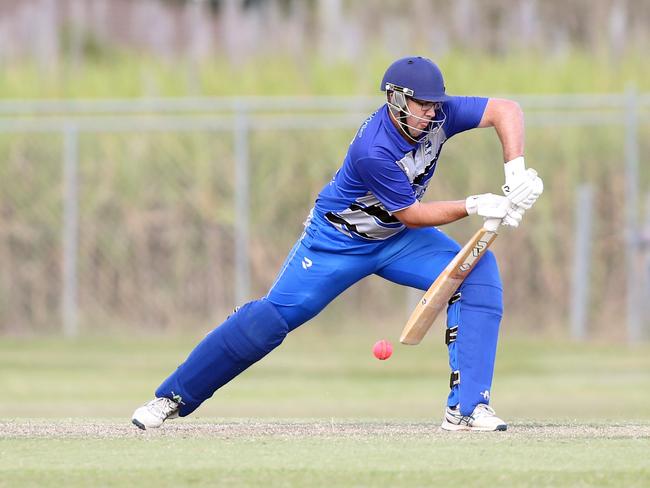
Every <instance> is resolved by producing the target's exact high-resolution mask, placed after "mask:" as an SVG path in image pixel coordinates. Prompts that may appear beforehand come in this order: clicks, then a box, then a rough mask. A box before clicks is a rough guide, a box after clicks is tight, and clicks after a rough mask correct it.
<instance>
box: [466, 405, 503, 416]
mask: <svg viewBox="0 0 650 488" xmlns="http://www.w3.org/2000/svg"><path fill="white" fill-rule="evenodd" d="M496 415H497V414H496V412H495V411H494V409H493V408H492V407H490V406H489V405H486V404H485V403H479V404H478V405H476V408H475V409H474V412H472V416H473V417H474V418H477V417H496Z"/></svg>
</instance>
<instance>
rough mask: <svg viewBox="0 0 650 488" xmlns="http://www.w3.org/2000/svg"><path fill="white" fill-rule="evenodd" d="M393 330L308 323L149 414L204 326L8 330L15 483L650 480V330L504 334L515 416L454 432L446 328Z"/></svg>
mask: <svg viewBox="0 0 650 488" xmlns="http://www.w3.org/2000/svg"><path fill="white" fill-rule="evenodd" d="M379 336H380V334H378V333H374V332H368V331H367V332H362V333H358V334H357V335H349V334H342V333H341V332H340V328H337V329H335V330H330V331H326V330H324V329H323V328H319V329H314V328H309V327H306V328H304V329H303V330H299V331H296V332H295V333H293V334H292V336H290V337H289V338H288V339H287V341H286V342H285V344H283V346H282V347H281V348H280V349H279V350H278V351H276V352H274V353H273V354H272V355H271V356H270V357H268V358H267V359H265V360H264V362H263V363H261V364H258V365H256V366H255V367H253V368H251V370H249V371H248V372H246V373H244V374H243V375H242V376H241V377H240V378H238V379H237V380H236V381H234V382H233V383H231V384H229V385H227V386H226V387H225V388H223V389H222V390H220V391H219V393H218V394H217V395H215V398H213V399H212V400H210V401H208V402H206V403H205V405H204V406H203V407H201V409H199V410H198V411H197V412H196V415H194V416H192V418H188V419H181V420H175V421H171V422H169V423H168V424H167V425H166V426H165V427H164V428H163V429H161V430H160V431H151V432H149V431H148V432H141V431H139V430H137V429H135V428H134V427H132V426H131V425H130V424H129V423H128V419H129V416H130V414H131V412H132V410H133V408H134V407H136V406H137V405H139V404H140V403H142V402H144V401H145V400H147V399H148V397H150V396H151V391H152V389H153V388H154V387H155V386H157V384H158V382H159V381H160V380H161V379H162V378H163V377H164V376H165V375H166V374H168V373H169V372H170V371H171V370H172V369H173V367H175V365H176V364H177V363H178V362H180V361H182V359H183V358H184V357H185V355H186V354H187V352H188V351H189V350H190V348H191V347H192V345H193V344H194V341H195V340H196V339H197V337H191V338H184V339H160V338H159V339H150V338H149V339H147V338H135V339H133V338H131V339H128V340H127V339H101V340H100V339H83V340H79V341H72V342H66V341H62V340H58V339H32V340H27V339H13V338H12V339H7V338H3V339H2V340H1V341H0V390H1V391H2V392H3V398H4V401H3V402H0V487H4V486H12V487H13V486H55V485H56V486H88V485H91V484H94V485H97V486H118V485H119V486H133V485H136V484H137V485H141V486H148V485H153V484H154V483H155V484H156V486H172V485H174V486H260V485H262V484H264V485H267V486H370V485H373V486H408V487H411V486H432V485H434V484H436V485H437V484H438V483H448V484H454V485H456V486H648V485H650V461H649V458H648V455H647V453H648V452H650V409H648V405H650V354H649V353H650V347H648V346H643V347H635V348H629V347H627V346H623V345H576V344H569V343H559V342H541V341H520V340H513V339H510V340H508V339H507V338H506V339H505V340H503V341H502V343H501V345H500V352H499V356H498V360H497V368H496V375H495V382H494V387H493V391H492V394H493V402H492V404H493V406H494V407H495V408H496V410H497V412H498V413H499V415H501V416H502V417H504V418H506V419H507V420H509V421H510V428H509V430H508V432H505V433H489V434H466V433H464V434H463V433H461V434H458V433H456V434H451V433H445V432H441V431H439V430H438V422H439V420H440V416H441V413H442V407H443V405H444V398H445V395H446V393H447V391H448V387H447V381H448V368H447V365H446V353H445V348H444V344H442V343H441V341H439V340H437V339H439V337H436V334H435V333H434V334H433V335H432V336H430V337H427V338H426V339H425V342H424V343H423V344H422V345H421V346H418V347H407V346H401V345H399V344H395V352H394V355H393V357H392V358H391V359H390V360H388V361H383V362H380V361H377V360H376V359H374V358H373V357H372V356H371V354H370V350H371V347H372V343H373V342H374V340H376V339H378V338H379ZM394 342H396V341H394Z"/></svg>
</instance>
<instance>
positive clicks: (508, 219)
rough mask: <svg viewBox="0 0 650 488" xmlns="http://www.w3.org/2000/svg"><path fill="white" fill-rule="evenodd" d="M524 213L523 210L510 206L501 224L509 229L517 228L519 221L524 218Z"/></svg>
mask: <svg viewBox="0 0 650 488" xmlns="http://www.w3.org/2000/svg"><path fill="white" fill-rule="evenodd" d="M524 212H525V209H523V208H521V207H516V206H514V205H511V206H510V208H509V209H508V213H507V214H506V216H505V217H504V218H503V220H502V222H501V224H502V225H507V226H510V227H519V223H520V222H521V219H522V218H523V217H524Z"/></svg>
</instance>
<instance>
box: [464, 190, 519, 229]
mask: <svg viewBox="0 0 650 488" xmlns="http://www.w3.org/2000/svg"><path fill="white" fill-rule="evenodd" d="M465 210H467V215H480V216H481V217H483V218H484V219H486V220H487V219H501V224H502V225H508V226H510V227H517V226H518V225H519V222H521V219H522V217H523V215H524V210H523V209H520V208H518V207H516V206H515V205H513V204H512V202H511V201H510V200H508V198H506V197H504V196H501V195H495V194H494V193H484V194H482V195H472V196H470V197H467V199H466V200H465Z"/></svg>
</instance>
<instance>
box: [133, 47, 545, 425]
mask: <svg viewBox="0 0 650 488" xmlns="http://www.w3.org/2000/svg"><path fill="white" fill-rule="evenodd" d="M380 88H381V90H383V91H385V92H386V103H385V104H384V105H382V106H381V107H380V108H379V109H378V110H377V111H376V112H374V113H373V114H371V115H370V116H369V117H368V118H367V119H366V120H365V121H364V122H363V124H361V127H360V128H359V130H358V131H357V133H356V135H355V137H354V139H353V141H352V143H351V144H350V146H349V149H348V152H347V155H346V156H345V159H344V161H343V165H342V166H341V168H340V169H339V170H338V171H337V172H336V174H335V175H334V177H333V178H332V180H331V181H330V182H329V183H327V184H326V185H325V187H324V188H323V189H322V190H321V192H320V193H319V195H318V197H317V198H316V203H315V205H314V207H313V209H312V210H311V212H310V214H309V217H308V219H307V221H306V222H305V229H304V232H303V233H302V235H301V236H300V238H299V239H298V241H297V242H296V244H295V245H294V247H293V249H291V251H290V252H289V255H288V257H287V259H286V261H285V262H284V264H283V266H282V269H280V272H279V273H278V275H277V278H276V280H275V282H274V283H273V285H272V286H271V288H270V290H269V292H268V294H267V295H266V296H264V297H262V298H260V299H259V300H255V301H252V302H249V303H246V304H245V305H242V306H241V307H239V308H238V309H237V310H236V311H235V312H234V313H233V314H232V315H230V316H229V317H228V318H227V319H226V320H225V322H223V323H222V324H221V325H219V326H218V327H217V328H215V329H214V330H213V331H212V332H210V333H209V334H208V335H207V336H206V337H205V338H204V339H203V340H202V341H201V342H200V343H199V344H198V345H197V346H196V347H195V348H194V350H193V351H192V352H191V353H190V355H189V356H188V357H187V359H186V360H185V362H183V363H182V364H181V365H180V366H179V367H178V368H177V369H176V370H175V371H174V372H173V373H171V375H170V376H169V377H168V378H167V379H165V380H164V381H163V382H162V384H161V385H160V386H159V387H158V388H157V389H156V391H155V398H154V399H153V400H151V401H150V402H148V403H146V404H145V405H144V406H142V407H139V408H138V409H136V410H135V412H134V413H133V417H132V422H133V424H135V425H136V426H137V427H139V428H140V429H150V428H157V427H160V426H161V425H162V424H163V422H164V421H165V420H167V419H169V418H174V417H178V416H180V417H184V416H186V415H189V414H191V413H192V412H193V411H194V410H196V409H197V408H198V407H199V406H200V405H201V404H202V403H203V402H204V401H205V400H207V399H208V398H210V397H211V396H212V395H213V394H214V393H215V392H216V391H217V390H218V389H219V388H220V387H222V386H223V385H225V384H226V383H227V382H229V381H230V380H232V379H233V378H235V377H236V376H237V375H238V374H240V373H241V372H242V371H244V370H245V369H246V368H248V367H249V366H251V365H252V364H254V363H255V362H257V361H259V360H260V359H262V358H263V357H264V356H266V355H267V354H268V353H270V352H271V351H272V350H273V349H275V348H276V347H278V346H279V345H280V344H281V343H282V341H283V340H284V338H285V337H286V335H287V334H288V333H289V332H291V331H292V330H294V329H295V328H296V327H298V326H299V325H301V324H304V323H305V322H307V321H308V320H309V319H311V318H312V317H314V316H316V315H317V314H318V313H319V312H320V311H321V310H323V308H324V307H325V306H326V305H327V304H328V303H330V302H331V301H332V300H333V299H334V298H335V297H336V296H338V295H339V294H340V293H342V292H343V291H344V290H345V289H347V288H348V287H349V286H351V285H353V284H354V283H356V282H357V281H359V280H361V279H362V278H364V277H366V276H368V275H371V274H376V275H379V276H381V277H382V278H385V279H387V280H390V281H392V282H394V283H399V284H401V285H404V286H410V287H414V288H419V289H420V290H426V289H427V288H429V286H430V285H431V284H432V283H433V281H434V280H435V279H436V277H437V276H438V275H439V274H440V273H441V272H442V270H443V269H444V268H445V267H446V266H447V264H448V263H449V262H450V261H451V260H452V259H453V258H454V256H455V255H456V253H458V251H459V250H460V246H459V245H458V244H457V243H456V242H455V241H453V240H452V239H451V238H449V237H447V235H445V234H444V233H443V232H442V231H441V230H440V229H439V227H440V226H443V225H445V224H448V223H451V222H454V221H456V220H459V219H462V218H464V217H467V216H468V215H478V216H480V217H482V218H483V219H500V220H501V224H502V225H506V226H510V227H517V226H518V225H519V223H520V222H521V219H522V217H523V215H524V212H525V211H526V210H528V209H530V208H531V206H532V205H533V204H534V203H535V201H536V200H537V199H538V197H539V196H540V195H541V193H542V191H543V184H542V180H541V179H540V178H539V176H537V173H536V172H535V171H534V170H531V169H528V170H527V169H526V167H525V163H524V156H523V155H524V118H523V113H522V111H521V109H520V107H519V105H518V104H517V103H516V102H514V101H511V100H505V99H498V98H482V97H468V96H452V95H448V94H447V93H446V90H445V84H444V81H443V76H442V73H441V72H440V69H439V68H438V66H437V65H436V64H434V63H433V62H432V61H431V60H429V59H427V58H424V57H420V56H411V57H405V58H401V59H398V60H397V61H395V62H394V63H392V64H391V65H390V66H389V67H388V69H387V70H386V72H385V74H384V77H383V79H382V80H381V86H380ZM482 127H494V128H495V130H496V134H497V136H498V138H499V141H500V142H501V146H502V148H503V161H505V165H504V167H503V168H504V172H505V184H504V185H503V192H504V195H500V194H492V193H485V194H482V195H472V196H469V197H466V198H462V199H460V200H455V201H431V202H426V203H423V202H421V199H422V196H423V195H424V192H425V191H426V189H427V186H428V185H429V182H430V181H431V178H432V177H433V174H434V172H435V169H436V165H437V163H438V158H439V156H440V151H441V150H442V147H443V145H444V143H445V142H446V141H447V140H449V139H450V138H451V137H453V136H455V135H457V134H460V133H461V132H464V131H467V130H470V129H475V128H482ZM502 302H503V300H502V285H501V279H500V277H499V270H498V268H497V263H496V260H495V257H494V255H493V254H492V253H491V252H489V251H488V252H487V253H486V255H485V256H484V257H483V259H482V260H481V261H480V262H478V264H477V265H476V267H475V268H474V269H473V270H472V271H471V273H470V274H469V275H468V276H467V278H466V279H465V281H464V282H463V284H462V285H461V286H460V288H459V289H458V292H457V293H456V294H455V295H454V297H453V298H452V300H450V302H449V307H448V309H447V330H446V334H445V341H446V343H447V345H448V349H449V366H450V368H451V378H450V388H451V391H450V393H449V396H448V398H447V405H446V410H445V414H444V418H443V421H442V425H441V427H442V428H443V429H445V430H454V431H456V430H472V431H499V430H506V429H507V424H506V422H504V421H503V420H502V419H500V418H499V417H497V415H496V413H495V412H494V410H493V409H492V408H491V407H490V406H489V403H490V389H491V385H492V376H493V371H494V361H495V355H496V349H497V339H498V333H499V324H500V322H501V317H502V314H503V303H502Z"/></svg>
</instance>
